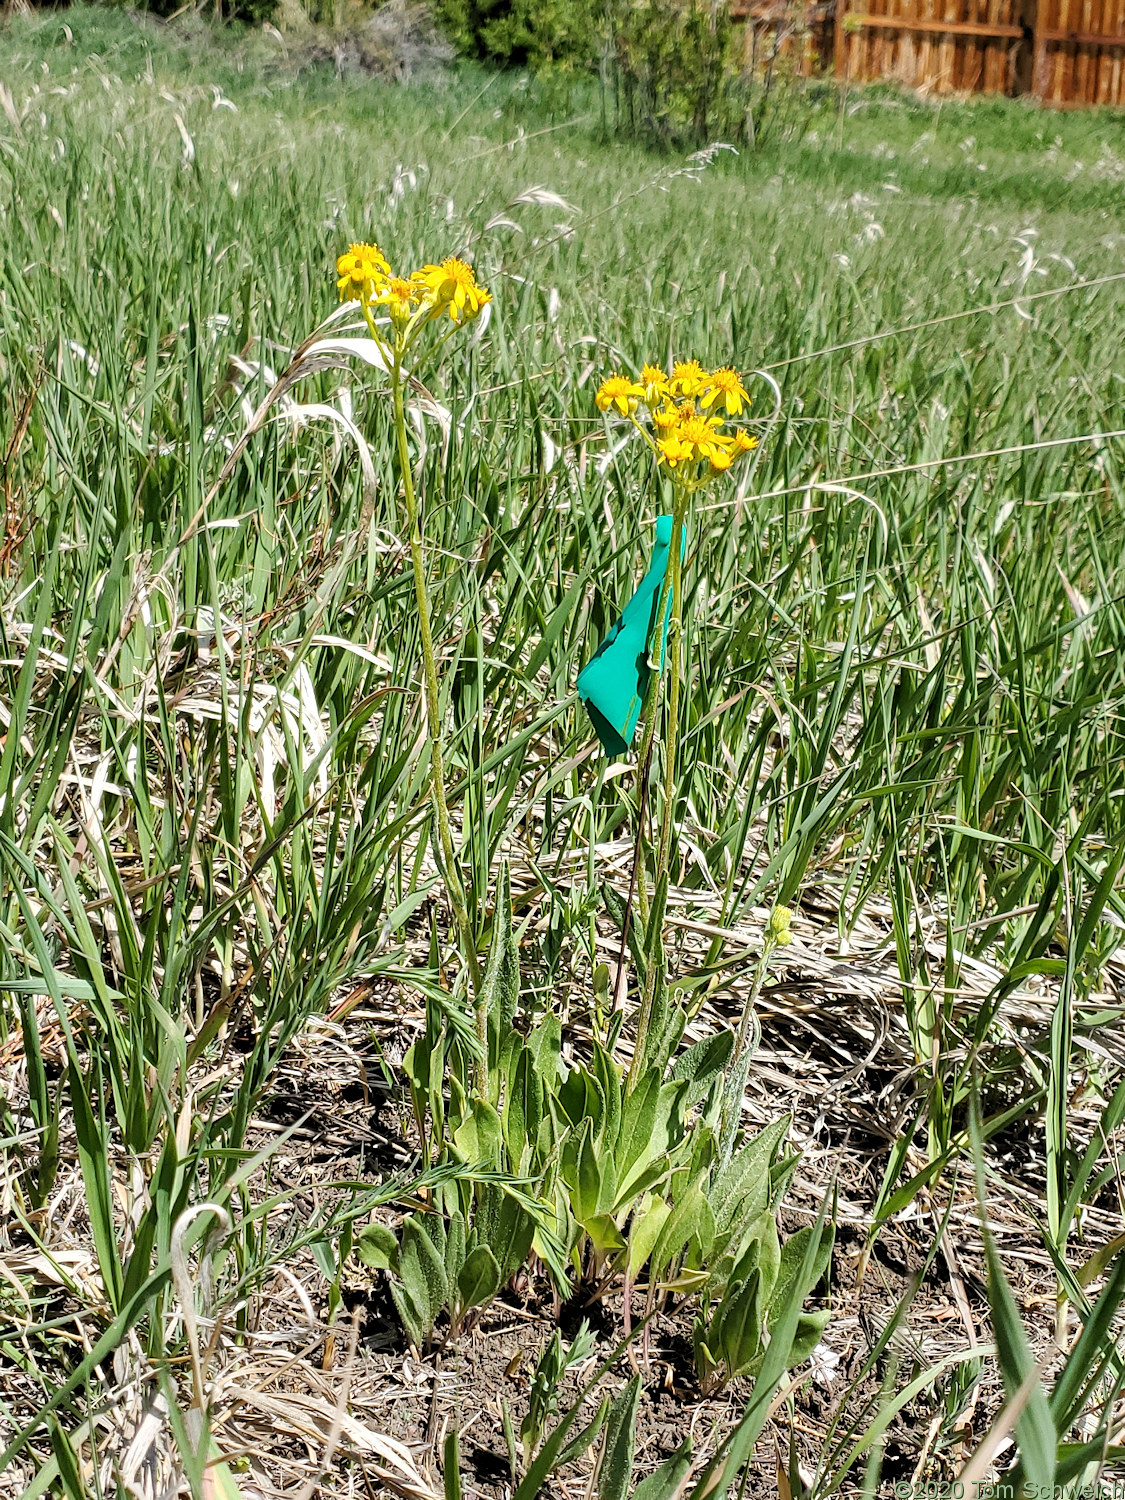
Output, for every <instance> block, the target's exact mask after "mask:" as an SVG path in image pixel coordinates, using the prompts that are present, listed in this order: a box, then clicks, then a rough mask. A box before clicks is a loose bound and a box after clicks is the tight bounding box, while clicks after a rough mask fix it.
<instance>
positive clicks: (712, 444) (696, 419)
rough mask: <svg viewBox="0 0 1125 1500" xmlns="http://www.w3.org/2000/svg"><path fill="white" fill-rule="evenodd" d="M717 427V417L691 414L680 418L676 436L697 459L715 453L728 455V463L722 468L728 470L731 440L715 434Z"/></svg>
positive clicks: (720, 434) (709, 456) (717, 433)
mask: <svg viewBox="0 0 1125 1500" xmlns="http://www.w3.org/2000/svg"><path fill="white" fill-rule="evenodd" d="M718 426H719V418H718V417H703V416H699V415H698V414H697V413H695V412H692V414H691V415H690V416H685V417H681V418H680V421H679V424H678V425H677V427H676V436H677V437H678V438H679V440H680V442H681V443H684V444H686V445H687V446H688V447H689V448H691V449H692V451H693V452H694V453H695V454H696V455H697V456H698V457H699V458H711V457H712V456H713V455H714V454H715V453H721V454H724V455H728V462H727V464H725V465H723V467H726V468H729V467H730V463H729V448H730V445H731V444H732V442H733V439H732V438H728V437H724V436H723V434H722V433H720V432H717V431H716V430H715V429H716V428H717V427H718Z"/></svg>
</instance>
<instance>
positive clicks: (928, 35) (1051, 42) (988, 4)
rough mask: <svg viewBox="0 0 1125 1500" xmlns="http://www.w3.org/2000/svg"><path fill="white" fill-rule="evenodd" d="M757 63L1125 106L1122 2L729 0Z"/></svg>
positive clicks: (849, 77)
mask: <svg viewBox="0 0 1125 1500" xmlns="http://www.w3.org/2000/svg"><path fill="white" fill-rule="evenodd" d="M730 3H731V14H732V16H733V17H734V18H735V20H736V21H741V22H743V23H744V24H745V27H746V33H745V35H746V57H747V61H748V62H749V63H751V65H761V64H762V63H763V62H767V63H768V62H770V61H776V59H777V58H778V57H779V56H781V57H785V58H786V59H787V61H788V62H789V64H790V65H791V66H795V67H796V68H797V70H798V71H799V72H801V73H803V74H806V75H814V74H818V73H826V72H832V73H834V74H835V76H836V77H837V78H839V79H840V80H841V81H846V82H849V83H865V82H870V81H873V80H875V79H892V80H895V81H897V82H899V83H902V84H904V85H906V86H907V87H908V88H914V89H921V90H923V91H924V92H928V93H986V94H1032V95H1034V96H1035V97H1037V98H1039V99H1041V100H1042V101H1043V102H1044V103H1045V104H1052V105H1056V106H1062V107H1082V106H1086V105H1091V104H1114V105H1125V0H819V3H818V0H813V3H806V0H730Z"/></svg>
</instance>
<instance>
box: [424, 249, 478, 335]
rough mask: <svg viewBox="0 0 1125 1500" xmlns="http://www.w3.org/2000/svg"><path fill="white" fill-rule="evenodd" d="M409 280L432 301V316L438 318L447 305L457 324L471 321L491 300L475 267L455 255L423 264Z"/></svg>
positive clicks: (451, 316)
mask: <svg viewBox="0 0 1125 1500" xmlns="http://www.w3.org/2000/svg"><path fill="white" fill-rule="evenodd" d="M410 279H411V281H413V282H414V283H415V285H416V286H417V287H418V288H419V289H420V295H421V296H423V297H429V298H430V299H431V300H432V302H433V309H432V311H431V313H430V317H431V318H436V317H439V316H440V315H441V313H443V312H444V311H445V309H446V308H448V309H449V316H450V318H451V319H452V321H453V322H454V323H469V322H471V321H472V320H473V318H475V317H477V316H478V315H479V313H480V310H481V308H482V307H484V305H485V304H486V303H488V302H491V301H492V293H491V292H489V291H488V290H487V289H486V288H485V287H483V286H478V285H477V279H476V277H475V276H474V275H473V268H472V266H470V265H469V264H468V263H467V262H466V261H463V260H458V259H457V257H456V256H450V257H449V259H448V260H443V261H442V263H441V265H440V266H423V267H422V269H421V270H420V271H415V272H414V275H413V276H412V277H411V278H410Z"/></svg>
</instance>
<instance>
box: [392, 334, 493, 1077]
mask: <svg viewBox="0 0 1125 1500" xmlns="http://www.w3.org/2000/svg"><path fill="white" fill-rule="evenodd" d="M364 310H365V311H367V310H366V309H364ZM368 322H369V323H370V322H371V318H370V314H368ZM402 387H403V373H402V358H401V354H400V353H399V351H397V350H396V351H395V355H394V365H393V368H392V371H391V396H392V399H393V402H394V423H395V435H396V437H397V439H398V459H399V468H400V469H401V471H402V492H403V496H404V498H405V500H406V524H407V531H408V535H409V542H410V562H411V567H412V568H413V572H414V600H415V604H416V606H417V609H418V630H419V633H420V635H421V637H422V677H423V683H424V688H425V704H426V737H427V740H428V742H429V749H430V797H431V799H432V801H433V805H434V820H435V822H436V823H437V831H438V850H437V852H438V862H439V865H440V867H441V875H442V879H443V880H444V882H445V889H446V893H447V895H448V896H449V904H450V906H452V908H453V917H454V921H455V922H456V924H457V934H458V937H459V938H460V942H461V952H462V954H463V955H464V959H465V965H466V967H467V969H468V971H469V984H470V988H471V990H472V995H473V1003H474V1007H475V1016H476V1032H477V1040H478V1042H479V1043H480V1045H481V1056H480V1057H478V1058H477V1059H476V1064H475V1069H474V1081H475V1085H476V1088H477V1091H478V1092H479V1093H481V1094H483V1093H485V1092H486V1091H487V1087H488V1007H487V1003H486V1000H485V997H484V996H483V995H482V993H481V976H480V965H479V963H478V962H477V951H476V939H475V937H474V936H473V925H472V922H471V921H470V920H469V907H468V902H467V901H466V899H465V888H464V885H463V884H462V881H461V873H460V870H459V869H458V866H457V854H456V851H455V850H454V848H453V833H452V829H451V826H450V821H449V807H448V804H447V803H446V800H445V750H444V744H443V735H442V718H441V695H440V693H439V691H438V669H437V657H436V656H435V654H434V636H433V629H432V626H431V623H430V594H429V587H428V584H427V581H426V563H425V557H424V555H423V552H422V524H421V515H420V512H419V509H418V498H417V495H416V494H415V491H414V473H413V470H412V468H411V463H410V449H409V445H408V443H407V438H406V409H405V405H404V403H403V396H402Z"/></svg>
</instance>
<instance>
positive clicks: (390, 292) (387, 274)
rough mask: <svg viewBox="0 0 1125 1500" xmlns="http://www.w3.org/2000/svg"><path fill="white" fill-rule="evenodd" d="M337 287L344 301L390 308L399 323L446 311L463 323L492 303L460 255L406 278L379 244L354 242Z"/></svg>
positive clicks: (339, 272) (338, 271) (340, 262)
mask: <svg viewBox="0 0 1125 1500" xmlns="http://www.w3.org/2000/svg"><path fill="white" fill-rule="evenodd" d="M336 286H337V289H338V290H339V293H340V301H341V302H358V303H360V304H361V305H362V306H363V307H365V308H367V307H370V306H372V305H373V304H377V305H379V306H383V307H386V308H387V311H388V312H389V313H390V315H391V321H392V322H393V323H395V324H396V325H397V326H399V327H401V326H403V325H405V324H406V323H408V322H410V320H411V319H412V318H413V317H415V315H416V314H418V313H423V314H424V315H425V317H424V321H425V320H428V319H430V318H440V317H441V316H442V315H443V314H444V313H446V312H448V314H449V317H450V320H451V321H452V322H453V323H454V324H456V325H458V326H460V325H461V324H462V323H470V322H472V320H473V319H474V318H475V317H478V316H479V314H480V311H481V309H482V308H483V307H484V306H485V305H486V304H487V303H489V302H491V301H492V296H491V293H490V292H488V291H487V290H486V289H485V288H484V287H483V286H479V285H478V284H477V279H476V277H475V276H474V275H473V268H472V266H470V265H468V264H467V263H466V262H465V261H463V260H458V259H457V258H456V257H455V256H450V257H449V259H448V260H443V261H442V263H441V264H440V265H438V266H423V267H422V268H421V270H420V271H415V272H413V273H412V275H411V276H410V277H409V278H404V277H402V276H394V275H392V274H391V267H390V263H389V262H388V260H387V258H386V256H385V255H384V254H383V252H382V251H381V250H380V249H379V247H378V245H349V247H348V250H347V254H345V255H341V256H340V258H339V260H337V262H336Z"/></svg>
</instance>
